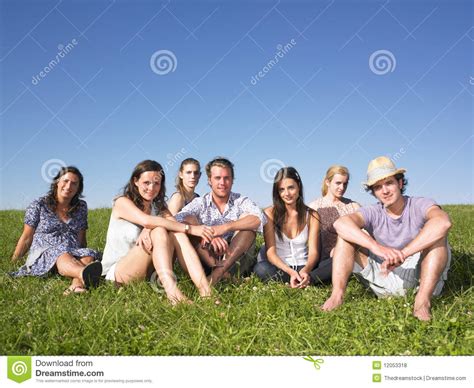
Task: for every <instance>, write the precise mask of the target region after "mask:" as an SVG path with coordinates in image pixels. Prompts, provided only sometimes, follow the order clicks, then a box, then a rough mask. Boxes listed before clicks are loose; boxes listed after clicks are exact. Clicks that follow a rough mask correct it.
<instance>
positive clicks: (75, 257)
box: [11, 166, 102, 295]
mask: <svg viewBox="0 0 474 388" xmlns="http://www.w3.org/2000/svg"><path fill="white" fill-rule="evenodd" d="M83 189H84V179H83V177H82V174H81V172H80V171H79V169H77V168H76V167H73V166H69V167H63V168H61V169H60V170H59V171H58V173H57V174H56V176H55V177H54V178H53V181H52V182H51V186H50V189H49V192H48V193H47V194H46V195H45V196H43V197H40V198H38V199H36V200H34V201H33V202H32V203H31V204H30V205H29V206H28V207H27V209H26V213H25V221H24V227H23V233H22V234H21V237H20V239H19V240H18V243H17V245H16V248H15V251H14V253H13V256H12V260H13V261H16V260H18V259H20V258H21V257H23V256H24V255H25V254H26V253H27V252H28V250H29V254H28V258H27V260H26V263H25V264H24V265H23V266H22V267H21V268H20V269H19V270H18V271H16V272H14V273H12V274H11V275H12V276H15V277H19V276H46V275H47V274H49V273H54V272H56V271H57V272H58V273H59V274H60V275H62V276H65V277H68V278H71V279H72V282H71V285H70V286H69V288H67V289H66V290H65V291H64V295H69V294H71V293H83V292H85V291H86V290H87V289H88V288H90V287H95V286H97V285H98V283H99V279H100V273H101V271H102V265H101V263H100V261H97V260H98V259H99V258H100V254H99V253H98V252H96V251H94V250H92V249H89V248H86V246H87V239H86V231H87V204H86V202H85V201H84V200H82V199H81V198H82V191H83Z"/></svg>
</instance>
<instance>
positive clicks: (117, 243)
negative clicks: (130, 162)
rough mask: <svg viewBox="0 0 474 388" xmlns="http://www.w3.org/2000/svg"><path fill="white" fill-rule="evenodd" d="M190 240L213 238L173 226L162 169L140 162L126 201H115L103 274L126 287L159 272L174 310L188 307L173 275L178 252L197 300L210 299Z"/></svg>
mask: <svg viewBox="0 0 474 388" xmlns="http://www.w3.org/2000/svg"><path fill="white" fill-rule="evenodd" d="M168 232H174V233H168ZM187 234H190V235H193V236H197V237H199V238H201V239H203V241H206V242H209V241H211V239H212V237H213V233H212V229H211V228H209V227H207V226H201V225H186V224H182V223H179V222H176V221H175V219H174V217H173V216H172V215H171V213H170V212H169V210H168V209H167V207H166V203H165V172H164V170H163V167H162V166H161V165H160V164H159V163H158V162H155V161H153V160H145V161H143V162H140V163H139V164H138V165H137V166H136V167H135V168H134V170H133V172H132V175H131V176H130V179H129V181H128V183H127V184H126V186H125V187H124V189H123V193H122V195H120V196H119V197H117V198H115V200H114V203H113V207H112V214H111V216H110V223H109V228H108V230H107V240H106V245H105V249H104V255H103V259H102V265H103V272H102V273H103V275H105V277H106V279H107V280H110V281H115V282H116V283H117V284H128V283H130V282H131V281H134V280H142V279H145V278H147V277H149V276H150V275H151V274H152V272H153V270H155V271H156V273H157V275H158V279H159V281H160V283H161V285H162V286H163V288H164V290H165V292H166V296H167V297H168V299H169V301H170V302H171V303H172V304H177V303H179V302H188V301H189V300H188V299H187V298H186V296H185V295H184V294H183V293H182V292H181V290H180V289H179V288H178V285H177V280H176V276H175V274H174V272H173V263H172V257H173V249H174V247H175V246H177V247H179V248H178V249H179V251H180V254H181V256H182V258H183V261H184V263H185V264H186V268H187V271H188V273H189V275H190V277H191V279H192V281H193V283H194V284H195V285H196V287H197V288H198V290H199V294H200V295H201V296H203V297H207V296H210V294H211V289H210V287H209V283H208V282H207V279H206V276H205V273H204V270H203V268H202V265H201V263H200V261H199V258H198V256H197V255H196V252H195V251H194V249H193V247H192V246H191V243H190V241H189V239H188V236H187Z"/></svg>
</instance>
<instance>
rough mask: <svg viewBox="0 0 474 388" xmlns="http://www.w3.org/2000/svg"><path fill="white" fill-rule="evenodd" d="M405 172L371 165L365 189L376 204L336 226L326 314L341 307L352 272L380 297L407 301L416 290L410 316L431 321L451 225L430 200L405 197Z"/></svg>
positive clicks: (380, 162)
mask: <svg viewBox="0 0 474 388" xmlns="http://www.w3.org/2000/svg"><path fill="white" fill-rule="evenodd" d="M405 172H406V170H405V169H402V168H400V169H397V168H396V167H395V164H394V163H393V162H392V161H391V160H390V159H389V158H387V157H385V156H381V157H378V158H376V159H374V160H372V161H371V162H370V163H369V166H368V168H367V181H366V182H365V187H366V191H369V192H371V193H372V195H374V196H375V197H376V198H377V199H378V200H379V203H377V204H375V205H371V206H365V207H362V208H360V209H359V210H358V211H357V212H355V213H353V214H350V215H347V216H344V217H341V218H339V219H338V220H337V221H336V222H335V223H334V228H335V229H336V231H337V233H338V241H337V244H336V248H335V252H334V257H333V272H332V283H333V288H332V294H331V296H330V297H329V299H328V300H326V302H325V303H324V304H323V306H322V307H321V308H322V309H323V310H324V311H331V310H333V309H335V308H337V307H339V306H340V305H341V304H342V303H343V299H344V293H345V290H346V286H347V282H348V280H349V277H350V275H351V273H352V272H354V273H356V275H357V277H358V278H359V279H360V280H361V281H362V282H363V283H364V284H366V285H367V286H369V287H370V288H371V289H372V291H374V293H375V294H376V295H377V296H378V297H384V296H390V295H405V294H406V291H407V290H408V289H411V288H416V287H419V288H418V291H417V294H416V297H415V304H414V308H413V315H414V316H415V317H416V318H418V319H420V320H422V321H428V320H430V319H431V298H432V296H433V295H439V294H440V293H441V290H442V288H443V285H444V282H445V280H446V279H447V272H448V269H449V265H450V262H451V252H450V249H449V246H448V243H447V235H448V231H449V229H450V227H451V222H450V220H449V217H448V215H447V214H446V212H444V211H443V210H441V208H440V207H439V206H438V205H437V204H436V202H434V201H433V200H431V199H428V198H423V197H409V196H404V195H403V193H404V192H405V186H406V184H407V180H406V179H405V176H404V173H405ZM362 229H365V230H366V231H367V232H368V233H365V232H364V231H362ZM355 264H357V265H355ZM359 266H360V267H359ZM358 268H361V269H358Z"/></svg>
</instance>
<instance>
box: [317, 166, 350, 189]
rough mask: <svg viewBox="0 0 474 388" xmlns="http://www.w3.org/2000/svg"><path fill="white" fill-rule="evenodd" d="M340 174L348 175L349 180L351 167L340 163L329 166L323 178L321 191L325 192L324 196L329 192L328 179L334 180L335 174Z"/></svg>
mask: <svg viewBox="0 0 474 388" xmlns="http://www.w3.org/2000/svg"><path fill="white" fill-rule="evenodd" d="M336 174H340V175H344V176H346V177H347V180H348V181H349V178H350V175H349V169H348V168H347V167H344V166H340V165H338V164H335V165H334V166H331V167H329V168H328V170H327V171H326V176H325V177H324V179H323V185H322V186H321V193H322V194H323V197H324V196H325V195H326V194H327V193H328V186H327V185H326V180H328V181H329V182H331V181H332V179H333V178H334V175H336Z"/></svg>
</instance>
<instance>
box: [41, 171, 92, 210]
mask: <svg viewBox="0 0 474 388" xmlns="http://www.w3.org/2000/svg"><path fill="white" fill-rule="evenodd" d="M68 172H70V173H72V174H74V175H75V176H77V177H78V178H79V186H78V188H77V193H76V194H75V195H74V197H72V199H71V203H70V208H69V210H68V212H67V214H68V215H69V216H71V215H72V214H74V212H75V211H76V210H77V209H78V206H79V203H80V199H81V198H82V197H83V195H82V191H83V190H84V177H83V176H82V174H81V172H80V171H79V169H78V168H77V167H74V166H67V167H61V169H60V170H59V171H58V173H57V174H56V176H55V177H54V178H53V181H52V182H51V186H50V187H49V191H48V194H46V197H45V201H46V205H47V206H48V207H49V208H50V209H51V210H52V211H53V212H55V211H56V208H57V207H58V183H59V180H60V179H61V178H62V177H63V176H64V175H66V174H67V173H68Z"/></svg>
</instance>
